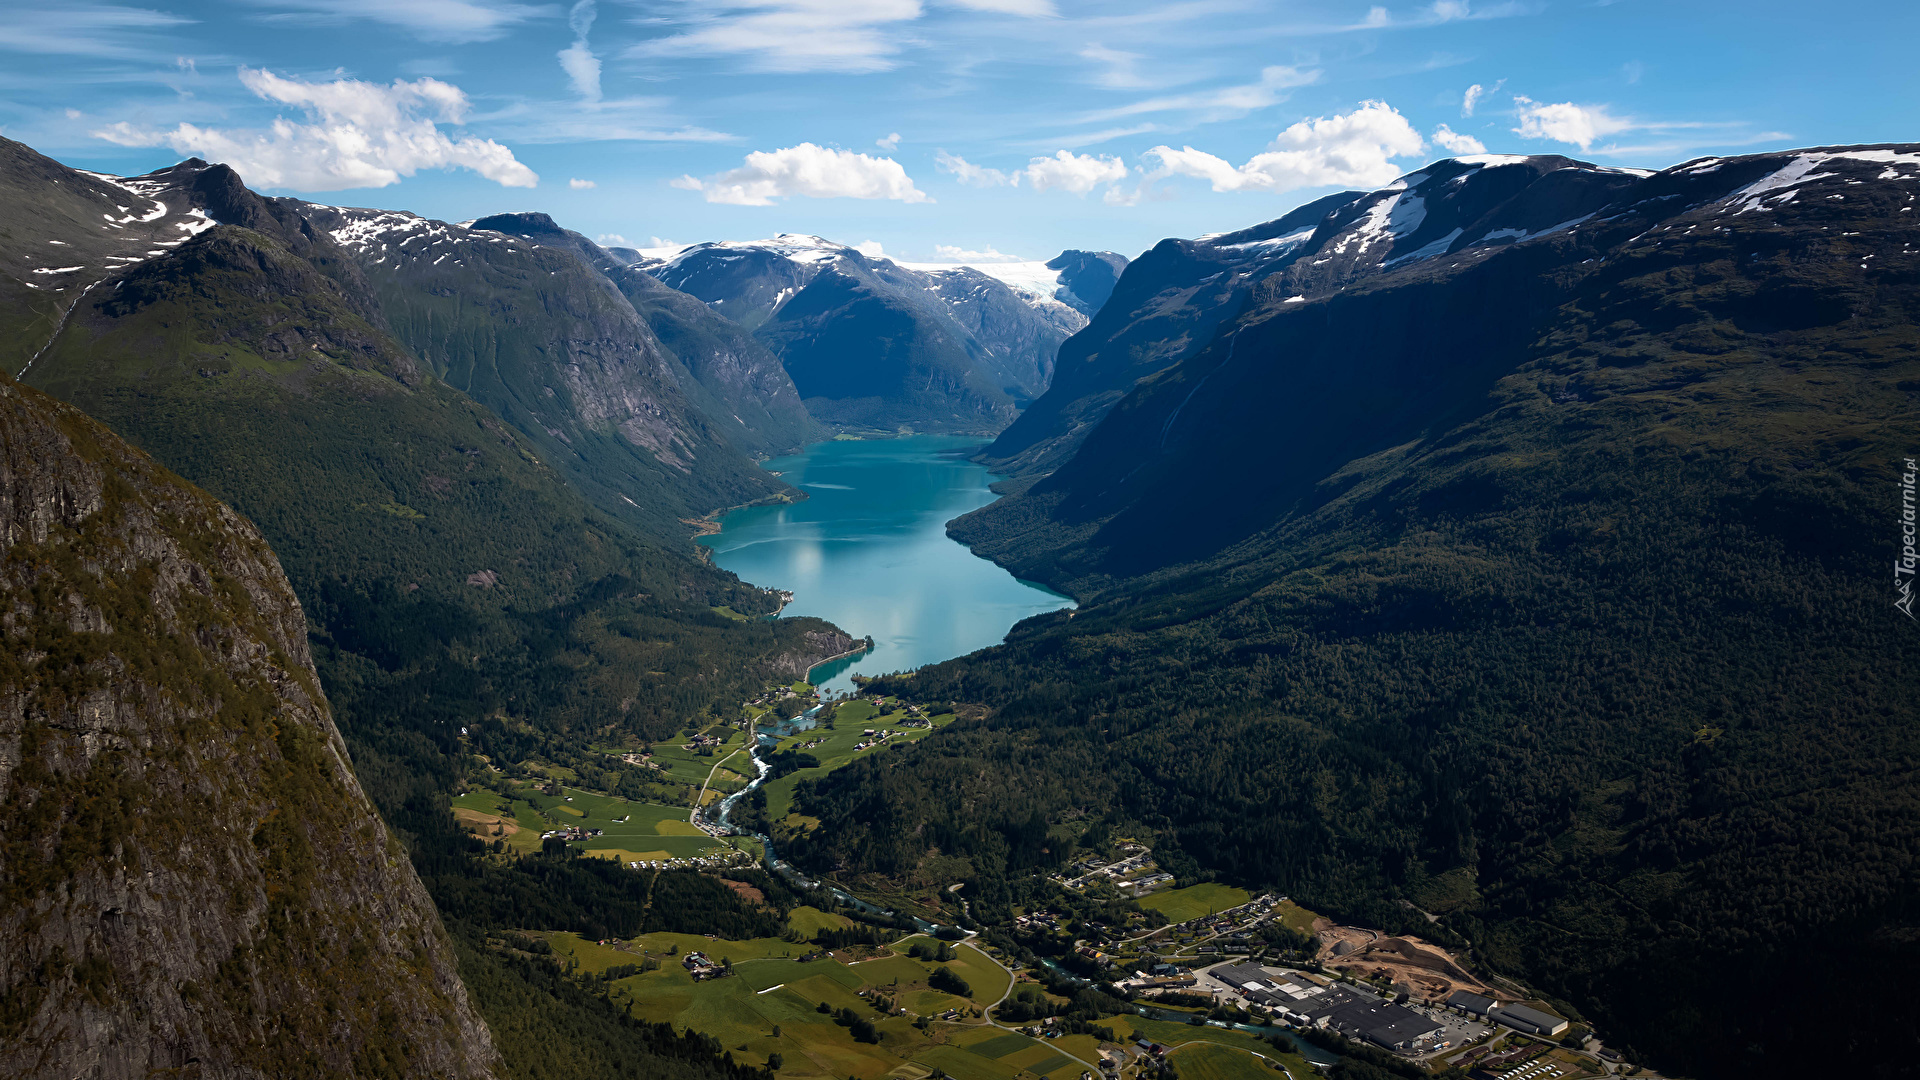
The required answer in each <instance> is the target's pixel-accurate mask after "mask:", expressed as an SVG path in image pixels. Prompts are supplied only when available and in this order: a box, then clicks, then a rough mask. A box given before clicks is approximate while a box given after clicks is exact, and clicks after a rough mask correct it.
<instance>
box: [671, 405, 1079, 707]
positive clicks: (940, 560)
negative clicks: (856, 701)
mask: <svg viewBox="0 0 1920 1080" xmlns="http://www.w3.org/2000/svg"><path fill="white" fill-rule="evenodd" d="M979 443H980V440H978V439H968V438H960V437H951V436H939V435H914V436H909V437H907V438H902V439H877V440H871V441H860V442H851V441H848V442H828V443H820V444H819V445H817V446H814V447H811V448H809V449H808V450H807V451H806V452H805V453H801V454H795V455H793V456H792V457H783V458H775V459H773V460H772V461H769V462H767V463H766V467H767V468H768V469H771V470H772V471H774V472H777V473H779V474H780V475H781V478H782V479H784V480H786V481H787V482H788V483H789V484H792V485H793V486H795V487H797V488H799V489H801V490H802V491H805V492H806V493H807V495H808V496H809V497H808V498H807V499H806V500H805V501H802V502H798V503H793V504H790V505H785V506H756V507H751V508H749V509H746V510H736V511H734V512H733V513H731V514H728V515H727V516H726V517H725V518H724V519H722V520H721V523H720V526H721V527H720V532H719V533H718V534H716V535H713V536H707V537H703V538H702V539H701V543H703V544H706V545H707V546H708V547H711V548H712V549H713V561H714V562H715V563H716V564H718V565H719V566H722V567H724V568H726V569H728V570H731V571H733V572H734V573H736V574H739V575H740V578H741V580H743V581H750V582H752V583H753V584H755V585H763V586H766V587H768V588H773V589H786V590H789V591H791V592H792V593H793V602H792V603H791V604H788V605H787V609H786V611H785V612H784V614H786V615H817V616H819V617H820V618H823V619H826V620H828V621H829V622H832V623H833V624H834V625H836V626H839V627H840V628H841V629H843V630H845V631H846V632H847V633H849V634H852V635H853V636H854V637H865V636H868V635H872V637H873V641H874V649H873V651H872V652H870V653H867V654H866V655H864V656H860V657H855V658H852V659H848V660H841V661H836V662H834V663H832V664H827V665H823V666H821V667H819V668H816V669H814V673H813V674H814V678H815V679H817V680H819V683H820V685H822V686H824V687H826V688H827V689H830V690H848V689H852V687H853V679H852V676H853V675H854V674H855V673H859V674H862V675H878V674H881V673H883V672H889V671H907V670H910V669H912V668H917V667H920V666H922V665H924V664H931V663H935V662H937V661H940V660H947V659H951V658H953V657H955V656H964V655H966V654H967V653H970V652H973V651H974V650H975V649H983V648H986V647H987V646H989V645H997V644H999V643H1000V641H1001V639H1003V638H1004V637H1006V633H1007V631H1008V630H1009V629H1010V628H1012V626H1013V624H1014V623H1016V622H1019V621H1020V620H1021V619H1024V618H1026V617H1028V616H1030V615H1038V614H1040V613H1042V612H1046V611H1053V610H1055V609H1057V608H1062V607H1070V606H1072V603H1073V602H1072V601H1071V600H1069V599H1067V598H1066V597H1064V596H1061V595H1060V594H1058V593H1056V592H1054V591H1052V590H1051V589H1047V588H1045V587H1043V586H1039V585H1035V584H1032V583H1031V582H1026V581H1021V580H1019V579H1017V578H1015V577H1014V576H1013V575H1011V574H1009V573H1007V572H1006V571H1005V570H1002V569H1000V568H999V567H998V566H995V565H994V564H993V563H990V562H988V561H987V560H985V559H981V558H976V557H975V556H974V555H973V553H972V552H970V551H968V550H967V549H966V548H964V547H962V546H961V545H959V544H956V543H954V542H953V541H952V540H949V539H948V538H947V534H946V523H947V522H949V521H951V520H953V519H954V518H956V517H958V516H960V515H961V514H964V513H966V512H967V511H969V510H976V509H979V508H980V507H982V506H985V505H987V504H988V503H990V502H992V501H993V500H994V499H995V498H996V497H997V496H995V495H994V494H993V492H991V491H988V490H987V484H988V482H989V481H990V480H991V479H992V477H991V476H990V475H989V474H988V473H987V470H986V469H984V468H982V467H981V466H979V465H976V464H974V463H973V462H971V461H967V460H965V458H964V457H963V456H962V455H961V452H962V451H965V450H967V449H969V448H972V447H975V446H978V445H979Z"/></svg>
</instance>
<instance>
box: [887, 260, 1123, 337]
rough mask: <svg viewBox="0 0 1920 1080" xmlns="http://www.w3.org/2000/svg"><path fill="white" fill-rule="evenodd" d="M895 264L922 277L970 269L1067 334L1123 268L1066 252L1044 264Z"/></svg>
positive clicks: (1113, 262)
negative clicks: (995, 282)
mask: <svg viewBox="0 0 1920 1080" xmlns="http://www.w3.org/2000/svg"><path fill="white" fill-rule="evenodd" d="M900 265H901V266H904V267H906V268H907V269H909V270H919V271H921V272H922V273H927V274H947V273H953V272H955V271H959V270H971V271H974V272H976V273H981V274H985V275H986V276H988V277H990V278H996V279H998V280H999V281H1001V282H1004V283H1005V284H1006V286H1007V287H1008V288H1010V289H1012V290H1013V292H1014V295H1016V296H1018V297H1020V299H1022V300H1025V301H1026V302H1027V303H1029V304H1032V305H1033V306H1034V307H1035V308H1037V309H1039V310H1040V311H1042V312H1044V313H1047V314H1048V315H1049V317H1052V318H1055V319H1057V320H1058V321H1059V322H1060V324H1061V325H1062V326H1066V327H1069V328H1070V331H1071V332H1078V331H1079V330H1080V329H1081V327H1084V326H1085V325H1086V324H1087V320H1088V319H1090V318H1092V317H1093V313H1094V312H1096V311H1099V310H1100V305H1102V304H1104V303H1106V302H1107V297H1108V296H1111V295H1112V294H1113V286H1114V283H1115V282H1117V281H1119V280H1120V274H1121V272H1122V271H1124V270H1126V268H1127V257H1126V256H1125V255H1119V254H1116V253H1114V252H1111V251H1072V250H1069V251H1063V252H1061V253H1060V254H1059V255H1057V256H1055V257H1054V258H1052V259H1048V260H1047V261H1045V262H1041V261H1039V260H1037V259H1018V260H985V261H979V262H959V263H914V262H909V263H901V264H900ZM1061 308H1065V309H1067V310H1068V311H1071V312H1074V313H1076V314H1077V315H1078V316H1079V318H1077V319H1076V318H1074V316H1073V315H1068V314H1065V313H1064V312H1061V311H1060V309H1061Z"/></svg>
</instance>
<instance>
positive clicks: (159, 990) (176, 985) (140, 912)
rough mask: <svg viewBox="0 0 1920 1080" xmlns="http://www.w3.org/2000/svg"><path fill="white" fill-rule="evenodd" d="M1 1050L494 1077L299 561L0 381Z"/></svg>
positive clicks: (78, 1068)
mask: <svg viewBox="0 0 1920 1080" xmlns="http://www.w3.org/2000/svg"><path fill="white" fill-rule="evenodd" d="M0 529H3V530H4V535H5V561H4V566H3V567H0V589H4V592H5V602H6V612H7V614H6V616H5V618H4V622H3V625H4V633H5V635H6V637H7V639H8V647H7V648H6V650H5V651H4V653H0V818H4V820H5V821H6V822H7V827H6V829H5V830H4V836H5V839H4V840H3V841H0V883H3V884H0V896H3V898H4V902H3V903H0V928H3V929H0V942H4V945H0V953H4V957H3V958H0V1002H4V1008H0V1072H5V1073H7V1074H9V1075H22V1076H26V1075H33V1076H68V1075H78V1074H80V1073H86V1074H88V1075H95V1076H101V1077H107V1078H121V1077H125V1078H135V1077H148V1076H152V1075H155V1073H156V1072H161V1071H174V1070H181V1069H187V1070H190V1071H191V1072H192V1074H193V1075H196V1076H205V1077H251V1076H262V1075H267V1076H272V1075H292V1074H296V1073H314V1072H324V1073H329V1074H334V1075H346V1074H351V1075H356V1076H367V1077H402V1076H416V1075H421V1074H431V1075H435V1076H462V1077H484V1076H491V1075H493V1072H494V1069H495V1068H496V1066H497V1064H498V1059H497V1057H496V1055H495V1053H494V1051H493V1047H492V1044H491V1041H490V1040H489V1037H488V1034H487V1029H486V1027H485V1026H484V1025H483V1024H481V1022H480V1020H479V1019H478V1017H477V1016H476V1015H475V1013H474V1010H473V1009H472V1008H471V1007H470V1006H469V1004H468V1001H467V995H466V990H465V988H464V987H463V986H462V984H461V982H460V979H459V977H458V974H457V968H456V965H455V960H454V956H453V951H452V948H451V945H450V942H449V941H448V939H447V936H446V934H445V932H444V931H443V930H442V929H441V927H440V919H439V916H438V915H437V914H435V912H434V910H433V906H432V902H431V901H430V900H429V899H428V898H427V894H426V891H425V890H424V889H422V888H421V886H420V881H419V879H418V878H416V877H415V876H414V872H413V868H412V866H411V865H410V864H409V863H408V862H407V860H406V856H405V853H404V852H403V851H401V850H400V848H399V845H397V844H395V843H394V841H393V840H392V838H391V837H390V836H388V834H387V830H386V827H385V826H384V825H383V824H382V823H381V821H380V818H379V816H378V815H376V814H375V812H374V808H373V805H372V804H371V803H370V802H369V801H368V799H367V796H366V795H365V794H364V793H363V792H362V791H361V789H360V785H359V784H358V783H357V782H356V781H355V779H354V776H353V773H352V772H351V771H350V769H349V768H348V765H347V757H346V746H345V745H344V744H343V743H342V741H341V739H340V735H339V733H338V732H336V731H335V730H334V726H333V721H332V718H331V717H330V716H329V712H328V708H327V702H326V699H325V697H324V696H323V695H322V694H321V691H320V685H319V680H318V678H317V677H316V675H315V673H314V669H313V665H312V662H311V661H310V660H309V659H308V653H307V628H306V620H305V618H304V616H303V615H302V613H301V610H300V605H299V603H298V602H296V601H295V599H294V596H293V592H292V590H291V589H289V587H288V585H287V581H286V579H285V578H284V577H283V576H282V575H281V572H280V566H279V563H278V561H277V560H276V559H275V558H274V555H273V552H272V551H270V550H269V549H268V547H267V545H266V542H265V541H264V540H262V539H261V537H260V535H259V533H258V532H256V531H255V530H254V528H253V527H252V526H251V525H250V524H248V523H247V522H246V521H244V520H243V519H241V518H240V517H239V516H238V515H236V514H234V513H233V511H231V510H229V509H227V508H226V507H225V506H223V505H221V504H220V503H218V502H217V501H215V500H214V499H213V498H211V497H209V496H208V495H206V494H205V493H204V492H201V491H199V490H197V489H195V488H192V487H190V486H188V485H187V484H185V483H183V482H182V481H180V480H179V479H178V478H177V477H175V476H172V475H171V474H169V473H167V472H166V471H165V470H163V469H161V468H160V467H159V466H157V465H155V464H154V463H153V462H152V461H151V460H149V459H148V458H147V457H146V456H145V455H144V454H141V453H139V452H138V451H135V450H133V449H131V448H129V447H128V446H126V444H124V443H122V442H121V441H120V440H119V439H118V438H116V437H114V436H113V435H112V434H110V433H108V432H107V431H106V430H105V429H104V428H102V427H101V426H100V425H98V424H96V423H94V422H93V421H91V420H89V419H87V418H86V417H85V416H83V415H81V414H80V413H79V411H78V410H76V409H73V408H72V407H70V406H66V405H62V404H59V403H57V402H54V401H53V400H51V399H49V398H47V397H46V396H44V395H42V394H40V393H38V392H36V391H33V390H30V389H26V388H23V387H21V386H19V385H18V384H16V383H14V382H13V381H12V380H11V379H4V378H0Z"/></svg>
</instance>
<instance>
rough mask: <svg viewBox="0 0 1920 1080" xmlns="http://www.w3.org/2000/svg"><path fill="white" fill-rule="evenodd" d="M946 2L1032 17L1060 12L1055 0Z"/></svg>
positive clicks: (970, 9) (1055, 15)
mask: <svg viewBox="0 0 1920 1080" xmlns="http://www.w3.org/2000/svg"><path fill="white" fill-rule="evenodd" d="M945 2H946V3H947V4H948V5H949V6H951V7H957V8H962V9H964V10H967V11H987V12H994V13H996V14H1000V15H1024V16H1026V17H1027V18H1030V19H1050V18H1055V17H1057V16H1059V14H1060V11H1059V9H1058V8H1056V7H1054V6H1053V0H945Z"/></svg>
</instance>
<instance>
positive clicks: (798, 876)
mask: <svg viewBox="0 0 1920 1080" xmlns="http://www.w3.org/2000/svg"><path fill="white" fill-rule="evenodd" d="M824 708H826V705H825V703H822V704H819V705H815V706H814V707H813V708H811V709H808V710H807V711H806V712H804V713H802V714H801V718H802V719H806V720H811V719H813V718H814V717H815V716H816V715H818V714H819V712H820V710H821V709H824ZM779 744H780V740H779V738H777V737H775V736H773V735H769V734H766V733H765V732H761V731H755V732H754V735H753V741H752V742H751V743H749V744H748V746H747V755H748V756H749V757H750V758H751V759H752V760H753V767H754V773H755V775H754V778H753V782H752V783H750V784H748V785H747V786H746V787H743V788H741V789H740V790H739V791H736V792H734V793H733V794H731V795H728V796H727V797H726V798H724V799H721V800H720V813H719V814H718V816H716V817H715V818H714V821H715V823H716V824H718V825H719V826H720V828H721V829H722V830H723V831H724V832H725V833H726V834H727V835H729V836H751V837H753V838H754V839H755V840H758V841H759V842H760V846H761V847H762V848H764V849H765V850H766V853H767V858H766V862H767V865H768V866H769V867H771V868H772V869H773V870H774V872H776V873H778V874H779V875H780V876H781V877H784V878H786V879H787V880H788V881H790V882H792V883H793V884H795V885H797V886H799V887H800V888H803V889H819V888H825V889H826V890H827V891H828V892H831V893H832V894H833V897H834V899H835V900H838V901H839V902H840V903H841V904H843V905H845V906H846V907H850V908H852V909H854V910H855V911H860V912H864V913H866V914H868V915H883V916H886V917H887V918H897V917H898V913H896V912H892V911H888V910H887V909H885V908H882V907H878V906H876V905H874V904H870V903H868V902H867V901H865V900H862V899H860V898H859V897H857V896H855V895H853V894H852V893H850V892H847V891H846V890H845V889H842V888H840V887H839V886H838V885H828V884H826V883H825V882H821V881H817V880H815V879H813V878H810V877H808V876H807V875H805V874H803V873H801V872H800V869H799V868H798V867H796V866H794V865H793V864H792V863H788V862H784V861H782V860H781V859H780V857H779V856H778V855H776V854H775V853H774V850H773V837H771V836H768V835H767V834H765V833H757V832H748V831H747V830H745V829H742V828H740V827H739V826H737V825H735V824H734V823H733V808H734V806H735V805H737V804H738V803H739V801H740V800H741V799H743V798H745V797H746V796H747V794H748V793H749V792H751V791H752V790H753V789H754V788H757V787H759V786H760V785H761V784H764V783H766V782H767V772H768V770H769V769H770V768H771V766H769V765H768V764H767V762H766V760H765V759H764V758H762V757H761V756H760V755H761V753H763V752H764V751H767V750H771V749H773V748H774V747H775V746H778V745H779ZM907 918H908V919H910V920H912V922H913V925H914V927H915V928H916V929H918V930H919V931H920V932H921V933H923V934H937V933H939V932H940V931H942V930H949V929H952V928H950V927H947V926H942V925H941V924H939V923H935V922H928V921H927V920H925V919H922V918H920V917H919V916H916V915H909V916H907ZM968 936H971V935H970V934H969V935H968Z"/></svg>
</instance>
